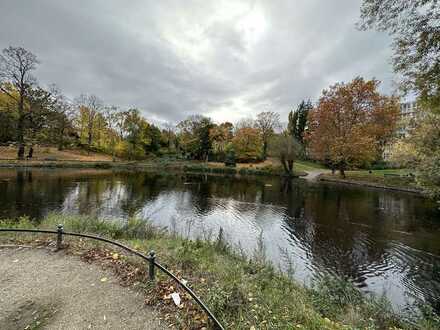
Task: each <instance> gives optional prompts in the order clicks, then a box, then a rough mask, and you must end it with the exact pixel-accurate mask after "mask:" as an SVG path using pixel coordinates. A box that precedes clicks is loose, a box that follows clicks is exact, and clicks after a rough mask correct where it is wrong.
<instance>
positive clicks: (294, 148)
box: [269, 131, 301, 176]
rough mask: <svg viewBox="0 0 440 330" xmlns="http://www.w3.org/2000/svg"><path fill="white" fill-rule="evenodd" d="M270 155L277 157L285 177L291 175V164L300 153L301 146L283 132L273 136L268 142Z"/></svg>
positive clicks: (288, 133)
mask: <svg viewBox="0 0 440 330" xmlns="http://www.w3.org/2000/svg"><path fill="white" fill-rule="evenodd" d="M269 146H270V153H271V154H273V155H274V156H276V157H278V158H279V160H280V162H281V164H282V165H283V168H284V172H285V174H286V175H288V176H291V175H293V163H294V162H295V160H297V159H298V157H299V155H300V153H301V144H300V143H299V142H298V141H297V140H296V139H295V138H294V137H293V136H292V135H291V134H290V132H289V131H284V132H283V133H281V134H277V135H275V136H274V137H273V138H272V139H271V142H270V145H269Z"/></svg>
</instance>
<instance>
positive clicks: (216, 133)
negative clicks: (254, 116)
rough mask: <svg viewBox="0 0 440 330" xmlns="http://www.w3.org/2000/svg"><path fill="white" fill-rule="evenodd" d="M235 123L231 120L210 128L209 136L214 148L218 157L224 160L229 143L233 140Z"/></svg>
mask: <svg viewBox="0 0 440 330" xmlns="http://www.w3.org/2000/svg"><path fill="white" fill-rule="evenodd" d="M233 128H234V125H232V123H229V122H225V123H221V124H220V125H214V126H213V127H212V128H211V129H210V130H209V138H210V140H211V143H212V149H213V151H214V153H215V154H216V156H217V157H219V158H221V159H220V160H222V161H223V160H224V158H225V152H226V147H227V145H228V144H229V143H230V142H231V141H232V137H233V133H232V131H233Z"/></svg>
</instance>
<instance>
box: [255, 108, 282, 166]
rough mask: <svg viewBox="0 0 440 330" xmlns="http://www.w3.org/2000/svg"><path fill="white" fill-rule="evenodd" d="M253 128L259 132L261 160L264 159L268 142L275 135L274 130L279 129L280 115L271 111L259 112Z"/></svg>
mask: <svg viewBox="0 0 440 330" xmlns="http://www.w3.org/2000/svg"><path fill="white" fill-rule="evenodd" d="M255 127H256V128H258V129H259V130H260V134H261V141H262V158H263V159H266V157H267V146H268V144H269V140H270V138H271V137H272V136H273V134H274V133H275V130H276V129H279V128H280V127H281V124H280V115H279V114H278V113H276V112H272V111H266V112H261V113H259V114H258V115H257V119H256V120H255Z"/></svg>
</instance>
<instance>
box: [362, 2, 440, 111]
mask: <svg viewBox="0 0 440 330" xmlns="http://www.w3.org/2000/svg"><path fill="white" fill-rule="evenodd" d="M439 21H440V10H439V3H438V1H437V0H405V1H396V0H363V3H362V6H361V22H360V24H359V26H360V28H361V29H371V28H376V29H377V30H379V31H386V32H388V34H390V35H391V36H392V37H393V48H394V55H393V64H394V69H395V71H396V72H398V73H400V74H401V75H402V76H403V78H404V79H403V82H402V87H403V89H404V90H405V91H408V90H414V91H416V92H417V93H418V95H419V96H420V99H421V101H422V102H423V103H426V104H428V105H429V108H431V109H436V111H438V112H440V30H439Z"/></svg>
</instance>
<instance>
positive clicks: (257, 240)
mask: <svg viewBox="0 0 440 330" xmlns="http://www.w3.org/2000/svg"><path fill="white" fill-rule="evenodd" d="M54 211H55V212H64V213H70V214H78V213H79V214H92V215H96V216H98V217H105V218H114V219H121V221H124V219H127V218H128V217H141V218H144V219H148V220H150V221H152V222H153V223H154V224H157V225H159V226H166V227H168V229H169V230H170V231H175V232H178V233H180V234H182V235H184V236H187V237H190V238H196V237H202V238H206V239H215V237H216V236H217V235H218V232H219V229H220V228H222V229H223V233H224V236H225V238H226V239H227V240H228V242H229V243H230V244H232V245H234V246H235V247H236V248H237V249H241V250H242V251H244V252H245V253H247V254H249V255H252V254H253V253H256V251H257V252H258V253H259V254H260V255H261V254H262V253H264V255H265V256H266V258H267V259H268V260H269V261H271V262H272V263H273V264H274V265H275V266H277V267H280V268H282V269H283V270H287V269H289V270H290V269H292V268H293V269H294V273H293V276H294V278H296V279H297V280H299V281H301V282H304V283H306V284H309V283H310V282H311V280H312V279H313V278H316V277H320V276H323V275H325V274H334V275H339V276H343V277H345V278H348V279H350V280H351V281H352V282H353V283H354V284H355V285H356V286H357V287H359V288H360V289H361V290H363V291H365V292H372V293H375V294H377V295H385V296H386V297H388V299H389V300H390V301H391V302H392V303H393V305H394V306H396V307H397V308H399V309H401V308H404V307H406V306H408V305H411V304H413V303H414V302H415V301H416V300H420V299H421V300H422V301H424V302H427V303H429V304H430V305H431V306H432V307H434V309H435V310H436V311H437V312H440V211H439V209H438V205H436V204H435V203H434V202H431V201H429V200H427V199H424V198H422V197H421V196H418V195H415V194H409V193H401V192H391V191H384V190H379V189H368V188H363V187H355V186H346V185H337V184H324V183H309V182H306V181H305V180H302V179H298V180H293V181H290V182H284V181H283V180H282V179H280V178H252V177H242V178H236V177H222V176H206V175H194V174H191V175H188V174H173V173H169V174H158V173H146V172H124V171H115V172H114V171H111V170H94V169H83V170H68V169H32V170H30V169H27V170H26V169H0V217H2V218H12V217H18V216H21V215H28V216H30V217H31V218H34V219H37V220H38V219H41V218H43V217H44V216H45V215H46V214H48V213H49V212H54Z"/></svg>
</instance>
